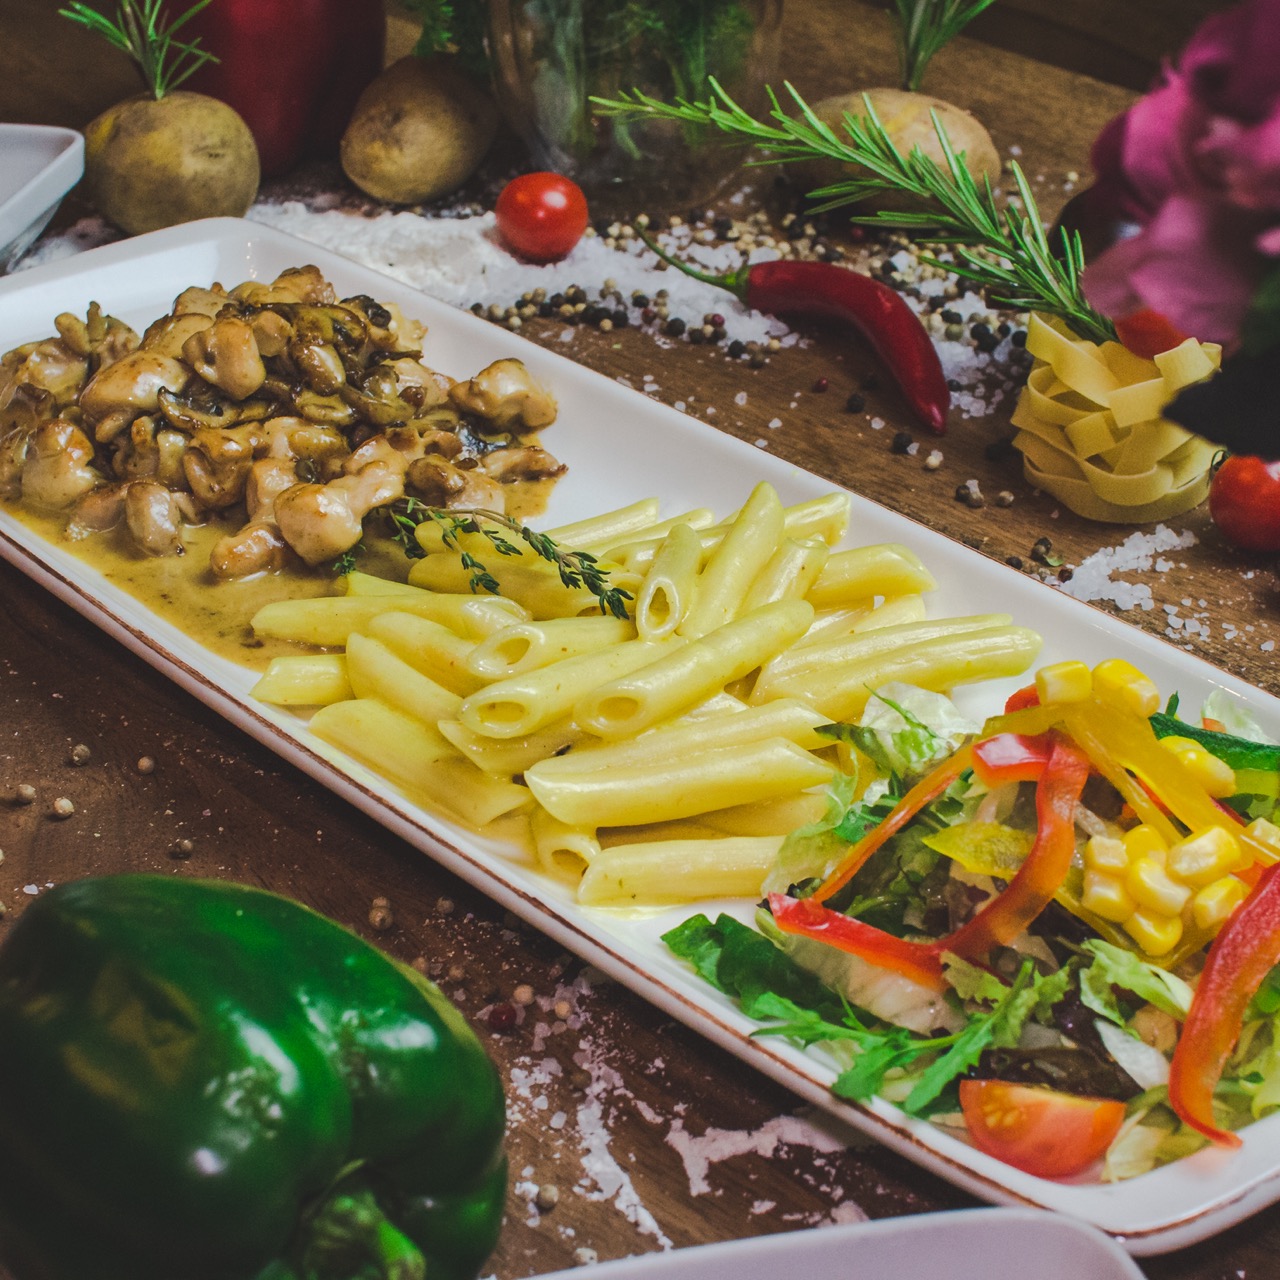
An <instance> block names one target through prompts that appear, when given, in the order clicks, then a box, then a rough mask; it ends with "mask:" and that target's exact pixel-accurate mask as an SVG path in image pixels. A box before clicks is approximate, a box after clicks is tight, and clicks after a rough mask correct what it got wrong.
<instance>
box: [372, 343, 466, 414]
mask: <svg viewBox="0 0 1280 1280" xmlns="http://www.w3.org/2000/svg"><path fill="white" fill-rule="evenodd" d="M384 367H385V368H387V369H390V370H391V371H392V373H394V374H395V377H396V389H397V390H398V391H399V392H400V394H401V396H403V397H404V399H406V400H408V401H409V402H410V403H411V404H417V406H418V411H419V412H422V411H423V410H424V409H434V408H435V407H436V406H437V405H442V404H448V402H449V390H450V388H451V387H452V386H453V385H454V381H453V379H452V378H450V377H449V376H448V375H447V374H443V373H437V372H436V371H435V370H434V369H429V368H428V367H427V366H426V365H425V364H423V363H422V361H421V360H415V359H413V357H412V356H401V357H400V358H399V359H398V360H388V361H387V363H386V365H385V366H384ZM415 392H416V393H417V394H415Z"/></svg>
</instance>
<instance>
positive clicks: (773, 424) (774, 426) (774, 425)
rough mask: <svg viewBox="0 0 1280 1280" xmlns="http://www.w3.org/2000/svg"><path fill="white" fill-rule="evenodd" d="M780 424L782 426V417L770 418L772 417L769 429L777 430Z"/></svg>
mask: <svg viewBox="0 0 1280 1280" xmlns="http://www.w3.org/2000/svg"><path fill="white" fill-rule="evenodd" d="M780 426H782V419H781V418H770V419H769V422H768V427H769V430H770V431H776V430H777V429H778V428H779V427H780Z"/></svg>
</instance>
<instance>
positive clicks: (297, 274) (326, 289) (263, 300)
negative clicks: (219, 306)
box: [231, 266, 336, 307]
mask: <svg viewBox="0 0 1280 1280" xmlns="http://www.w3.org/2000/svg"><path fill="white" fill-rule="evenodd" d="M231 295H232V297H233V298H235V299H236V300H237V301H240V302H247V303H249V304H250V305H252V306H258V307H260V306H266V305H268V304H269V303H273V302H304V303H311V304H314V305H319V306H323V305H324V304H326V303H331V302H333V301H334V299H335V297H336V295H335V293H334V292H333V285H331V284H330V283H329V282H328V281H327V280H326V279H325V278H324V275H323V274H322V273H321V271H320V268H319V267H315V266H306V267H289V268H287V269H286V270H284V271H282V272H281V273H280V274H279V275H278V276H277V277H276V278H275V280H273V281H272V282H271V283H270V284H263V283H262V281H260V280H246V281H245V282H244V284H240V285H237V286H236V287H235V288H234V289H232V291H231Z"/></svg>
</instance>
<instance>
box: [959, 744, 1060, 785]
mask: <svg viewBox="0 0 1280 1280" xmlns="http://www.w3.org/2000/svg"><path fill="white" fill-rule="evenodd" d="M1052 751H1053V738H1052V737H1051V736H1050V735H1049V734H1040V735H1038V736H1036V737H1028V736H1027V735H1026V734H1025V733H997V734H996V735H995V736H994V737H991V738H986V739H984V740H983V741H982V742H979V743H976V744H975V745H974V748H973V772H974V773H975V774H976V775H977V777H978V779H979V780H980V781H981V782H983V783H985V784H986V785H987V786H988V787H998V786H1000V785H1001V783H1005V782H1034V781H1036V779H1038V778H1039V777H1040V775H1041V774H1042V773H1044V767H1045V765H1046V764H1048V763H1049V756H1050V753H1051V752H1052Z"/></svg>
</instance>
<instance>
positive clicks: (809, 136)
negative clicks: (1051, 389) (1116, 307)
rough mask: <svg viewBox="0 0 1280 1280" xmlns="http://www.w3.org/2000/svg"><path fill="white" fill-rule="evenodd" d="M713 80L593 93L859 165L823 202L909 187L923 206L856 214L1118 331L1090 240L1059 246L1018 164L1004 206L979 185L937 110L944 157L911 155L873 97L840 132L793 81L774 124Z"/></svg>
mask: <svg viewBox="0 0 1280 1280" xmlns="http://www.w3.org/2000/svg"><path fill="white" fill-rule="evenodd" d="M711 88H712V91H713V92H714V93H715V95H716V96H715V97H714V98H712V99H710V100H708V101H706V102H689V101H686V100H685V99H677V100H676V101H675V102H674V103H667V102H662V101H659V100H658V99H656V98H651V97H649V96H647V95H646V94H643V93H640V92H638V91H632V92H631V93H626V92H623V93H622V94H621V95H620V96H619V97H617V98H595V99H593V101H594V102H595V104H596V106H597V107H598V108H599V110H600V113H601V114H602V115H617V116H646V117H649V118H651V119H659V120H675V121H681V122H684V123H690V122H692V123H697V124H711V125H714V126H715V127H716V128H718V129H720V130H721V131H722V132H724V133H728V134H731V135H733V136H735V137H737V138H740V139H742V140H743V141H744V142H755V143H759V144H762V145H763V146H764V147H765V148H766V149H767V151H768V152H769V153H770V154H771V157H772V158H771V160H767V161H765V162H764V163H777V162H787V161H795V160H812V159H814V158H815V157H818V158H822V159H829V160H838V161H840V162H841V163H844V164H852V165H857V166H859V167H860V168H861V169H862V170H864V171H865V176H857V177H851V178H846V179H843V180H841V181H840V182H835V183H832V184H831V185H830V186H826V187H822V188H820V189H819V190H817V191H813V192H810V193H809V194H810V197H811V198H813V199H816V200H819V201H820V203H819V204H818V205H817V206H815V210H814V211H815V212H821V211H824V210H827V209H836V208H840V207H843V206H845V205H849V204H855V203H857V202H859V201H861V200H864V199H866V198H867V197H868V196H873V195H876V194H883V193H884V192H886V191H896V192H906V193H907V194H908V195H911V196H913V197H915V199H916V200H917V201H918V202H919V203H921V204H922V205H923V206H924V208H922V209H920V210H919V211H917V212H906V213H899V212H891V211H888V210H882V211H880V212H879V213H876V214H873V215H870V216H866V217H857V218H854V219H853V220H854V221H855V222H859V223H863V224H866V225H869V226H883V227H895V228H902V229H906V230H908V231H909V232H910V233H911V234H912V236H913V237H914V238H915V239H916V240H918V241H919V242H921V243H923V244H933V245H946V246H948V248H949V249H950V251H951V255H952V258H953V259H954V260H953V261H945V262H940V263H939V265H941V266H944V267H945V268H946V269H948V270H950V271H953V272H954V273H955V274H956V275H958V276H962V277H964V278H965V279H967V280H973V281H974V282H975V283H977V284H979V285H981V286H982V287H983V288H985V289H987V290H989V291H990V292H991V294H992V295H993V297H995V298H998V300H999V303H1000V305H1001V306H1004V307H1008V308H1011V309H1014V310H1020V311H1041V312H1047V313H1049V314H1051V315H1055V316H1060V317H1061V318H1062V319H1063V320H1064V321H1065V322H1066V324H1067V325H1068V326H1069V327H1070V328H1071V329H1072V330H1073V331H1074V332H1075V333H1077V334H1078V335H1079V336H1080V337H1082V338H1089V339H1091V340H1093V341H1096V342H1101V341H1107V340H1110V339H1113V338H1114V337H1115V330H1114V329H1113V328H1112V325H1111V322H1110V321H1109V320H1108V319H1107V318H1106V317H1105V316H1103V315H1101V314H1100V313H1099V312H1097V311H1095V310H1094V309H1093V308H1092V307H1091V306H1090V305H1089V304H1088V302H1086V301H1085V298H1084V294H1083V292H1082V291H1081V288H1080V276H1081V275H1082V273H1083V271H1084V247H1083V245H1082V244H1081V241H1080V236H1079V234H1078V233H1076V234H1068V232H1067V231H1066V230H1065V229H1064V230H1063V232H1062V240H1061V248H1060V252H1059V254H1057V255H1055V254H1054V252H1053V250H1052V249H1051V248H1050V246H1049V237H1048V235H1047V234H1046V232H1045V229H1044V224H1043V223H1042V222H1041V220H1040V211H1039V209H1038V207H1037V205H1036V199H1035V196H1034V195H1033V194H1032V191H1031V185H1030V183H1028V181H1027V179H1026V175H1025V174H1024V173H1023V172H1022V169H1021V167H1020V166H1019V165H1018V164H1016V163H1015V164H1014V165H1013V166H1012V172H1013V178H1014V182H1015V184H1016V185H1017V197H1016V200H1015V199H1013V198H1011V199H1010V200H1009V201H1008V203H1007V204H1006V205H1005V206H1004V207H1003V208H1002V207H1001V206H1000V205H998V204H997V202H996V197H995V193H994V192H993V191H992V189H991V184H990V182H988V181H987V180H986V179H985V178H984V179H983V181H982V186H981V188H979V186H978V184H977V183H976V182H975V181H974V179H973V176H972V175H971V174H970V173H969V171H968V170H967V169H966V168H965V167H964V165H963V164H962V163H961V162H960V158H959V156H958V155H957V153H956V151H955V149H954V148H953V147H952V145H951V141H950V139H949V138H948V137H947V133H946V130H945V129H944V128H943V126H942V124H941V122H940V121H939V120H938V118H937V116H936V115H935V116H934V118H933V126H934V129H935V130H936V131H937V134H938V141H939V143H940V144H941V147H942V153H943V156H944V159H945V164H943V165H939V164H937V163H936V162H935V161H933V160H931V159H930V158H929V157H928V156H926V155H925V154H924V153H923V152H922V151H921V150H920V148H919V147H916V148H914V149H913V150H912V151H911V154H910V155H907V156H904V155H903V154H902V152H901V151H900V150H899V149H898V147H897V146H896V145H895V143H894V142H893V140H892V138H890V137H889V135H888V133H887V132H886V130H885V127H884V125H883V124H882V123H881V122H880V118H879V116H877V115H876V112H875V108H874V107H873V106H872V105H871V102H870V100H868V99H866V98H864V99H863V101H864V103H865V106H866V112H867V114H866V115H865V116H854V115H850V114H849V113H846V114H845V117H844V120H843V124H842V127H843V130H844V133H845V135H846V136H845V138H844V139H841V138H839V137H837V136H836V134H835V132H834V131H833V130H832V129H831V128H830V127H829V126H827V125H826V124H824V123H823V122H822V121H821V120H820V119H818V117H817V116H816V115H814V113H813V111H812V109H811V108H810V106H809V104H808V103H807V102H805V100H804V99H803V98H802V97H801V96H800V94H799V93H798V92H796V90H795V89H794V88H793V87H792V86H791V85H790V84H788V85H787V86H786V88H787V92H788V93H789V94H790V95H791V97H792V98H793V99H794V101H795V103H796V106H797V108H798V110H799V115H798V116H795V115H788V114H787V112H786V111H784V110H783V109H782V106H781V104H780V103H779V101H778V97H777V94H776V93H775V92H774V91H773V90H772V89H770V90H769V101H770V103H771V104H772V110H771V111H770V113H769V119H770V120H772V121H773V122H774V123H772V124H770V123H768V122H767V121H764V120H756V119H755V118H754V117H753V116H751V115H750V114H748V113H747V112H746V111H744V110H743V109H742V108H741V107H740V106H739V105H738V104H737V103H736V102H735V101H734V100H733V99H732V98H731V97H730V96H729V95H728V94H727V93H726V92H725V91H724V89H722V88H721V87H720V85H719V84H717V83H716V81H714V80H712V81H711ZM933 261H934V262H938V261H939V260H938V259H933Z"/></svg>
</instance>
